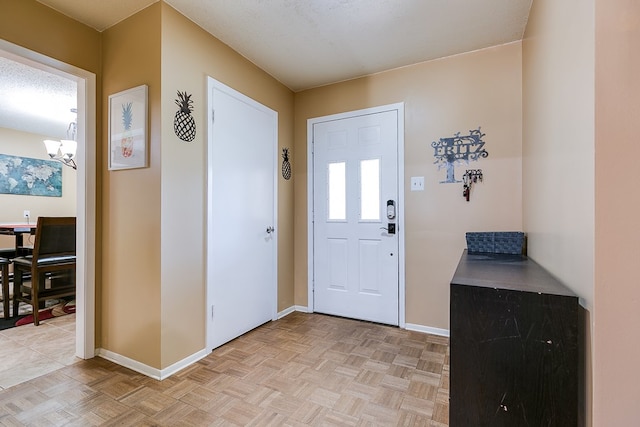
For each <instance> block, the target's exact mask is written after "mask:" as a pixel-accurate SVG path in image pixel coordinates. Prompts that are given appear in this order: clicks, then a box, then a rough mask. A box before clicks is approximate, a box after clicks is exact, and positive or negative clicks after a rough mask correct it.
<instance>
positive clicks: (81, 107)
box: [0, 39, 97, 359]
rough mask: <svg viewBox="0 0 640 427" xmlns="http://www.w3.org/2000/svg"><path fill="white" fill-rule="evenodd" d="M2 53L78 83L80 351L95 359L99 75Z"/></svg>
mask: <svg viewBox="0 0 640 427" xmlns="http://www.w3.org/2000/svg"><path fill="white" fill-rule="evenodd" d="M0 50H2V51H3V52H6V53H8V54H9V55H13V56H15V58H14V59H15V60H17V61H20V62H23V63H25V64H27V65H29V66H33V67H39V68H42V69H46V70H47V71H49V72H54V73H56V72H57V73H58V74H59V73H63V74H64V75H65V77H67V78H70V77H71V78H73V79H74V80H75V81H76V83H77V99H78V105H77V108H78V115H77V121H78V134H77V138H78V142H79V144H78V153H77V157H76V158H77V160H78V170H77V172H76V183H77V187H76V217H77V222H78V223H77V233H78V234H77V240H76V246H77V250H76V253H77V258H78V262H77V264H76V302H77V312H76V328H75V330H76V337H75V343H76V350H75V355H76V356H77V357H79V358H82V359H91V358H92V357H94V356H95V354H96V346H95V332H96V331H95V324H96V319H95V313H96V308H95V286H96V283H95V282H96V231H95V230H96V168H97V165H96V75H95V74H93V73H92V72H90V71H87V70H83V69H82V68H78V67H76V66H73V65H70V64H67V63H66V62H62V61H59V60H57V59H55V58H52V57H49V56H46V55H43V54H41V53H38V52H35V51H32V50H30V49H27V48H24V47H22V46H18V45H16V44H13V43H11V42H8V41H6V40H2V39H0Z"/></svg>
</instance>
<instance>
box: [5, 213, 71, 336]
mask: <svg viewBox="0 0 640 427" xmlns="http://www.w3.org/2000/svg"><path fill="white" fill-rule="evenodd" d="M27 275H30V276H31V278H30V280H29V281H27V280H26V278H27V277H26V276H27ZM13 287H14V291H13V292H14V296H13V312H14V313H18V306H19V304H20V301H22V302H25V303H27V304H30V305H31V306H32V308H33V324H34V325H35V326H38V324H39V320H38V310H39V308H40V306H41V304H42V303H44V301H45V300H47V299H60V298H62V297H66V296H71V295H75V293H76V218H75V217H39V218H38V223H37V226H36V236H35V241H34V245H33V254H32V255H27V256H21V257H17V258H14V259H13Z"/></svg>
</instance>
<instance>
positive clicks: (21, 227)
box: [0, 223, 37, 319]
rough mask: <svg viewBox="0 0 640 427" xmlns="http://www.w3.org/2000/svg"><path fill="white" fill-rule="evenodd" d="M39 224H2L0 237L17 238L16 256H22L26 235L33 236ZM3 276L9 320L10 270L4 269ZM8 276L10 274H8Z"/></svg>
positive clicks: (3, 294)
mask: <svg viewBox="0 0 640 427" xmlns="http://www.w3.org/2000/svg"><path fill="white" fill-rule="evenodd" d="M36 226H37V224H31V223H0V235H5V236H15V256H19V255H22V253H23V252H24V235H25V234H30V235H33V234H35V233H36ZM3 272H4V274H3V275H2V302H3V307H2V308H3V309H4V318H5V319H8V318H9V298H8V297H9V280H8V277H5V274H7V273H8V269H7V268H4V269H3ZM7 276H8V274H7Z"/></svg>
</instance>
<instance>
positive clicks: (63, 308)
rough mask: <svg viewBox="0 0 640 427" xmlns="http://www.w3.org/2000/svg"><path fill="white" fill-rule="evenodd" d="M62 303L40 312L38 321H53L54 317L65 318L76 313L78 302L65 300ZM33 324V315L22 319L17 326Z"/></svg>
mask: <svg viewBox="0 0 640 427" xmlns="http://www.w3.org/2000/svg"><path fill="white" fill-rule="evenodd" d="M59 301H60V302H59V303H58V304H56V305H54V306H52V307H49V308H44V309H42V310H38V321H40V322H41V321H43V320H47V319H51V318H52V317H59V316H64V315H65V314H71V313H75V312H76V300H73V301H69V302H66V301H65V300H59ZM29 323H33V314H28V315H26V316H24V317H21V318H20V319H18V321H17V322H16V326H22V325H28V324H29Z"/></svg>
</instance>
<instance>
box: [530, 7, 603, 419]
mask: <svg viewBox="0 0 640 427" xmlns="http://www.w3.org/2000/svg"><path fill="white" fill-rule="evenodd" d="M593 6H594V2H593V0H590V1H584V0H572V1H563V2H558V1H553V0H536V1H534V3H533V7H532V9H531V12H530V15H529V21H528V24H527V29H526V33H525V37H524V40H523V189H522V192H523V195H524V199H523V216H524V227H525V230H526V231H527V233H528V236H529V252H528V254H529V256H530V257H531V258H533V259H534V260H535V261H537V262H538V263H540V264H541V265H542V266H543V267H545V268H546V269H547V270H549V271H550V272H551V273H552V274H553V275H555V276H556V277H557V278H558V279H559V280H560V281H561V282H563V283H564V284H566V285H567V286H569V287H570V288H571V289H572V290H573V291H574V292H575V293H576V294H577V295H578V296H579V297H580V302H581V304H582V305H583V306H584V307H585V309H586V313H585V315H586V321H585V323H586V324H585V328H586V333H585V355H584V357H585V362H584V364H585V367H584V369H585V382H586V396H585V398H586V401H585V405H586V409H585V411H584V416H585V422H586V423H587V425H590V423H591V420H590V418H591V415H590V414H591V409H590V408H591V382H592V373H591V369H592V361H591V354H592V351H593V349H592V339H591V331H592V325H593V323H594V322H595V318H596V316H595V315H594V307H595V299H594V223H595V222H594V221H595V220H594V55H595V53H594V10H593ZM603 425H604V424H603ZM607 425H615V424H607Z"/></svg>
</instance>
